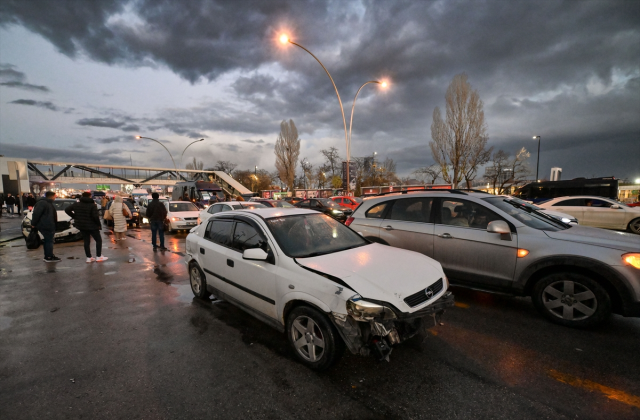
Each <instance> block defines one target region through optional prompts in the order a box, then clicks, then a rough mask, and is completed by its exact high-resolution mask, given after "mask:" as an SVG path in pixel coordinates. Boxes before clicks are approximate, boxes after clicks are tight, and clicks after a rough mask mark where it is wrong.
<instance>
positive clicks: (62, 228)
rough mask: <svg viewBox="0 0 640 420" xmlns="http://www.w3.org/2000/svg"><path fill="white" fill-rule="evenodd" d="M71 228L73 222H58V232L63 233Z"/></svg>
mask: <svg viewBox="0 0 640 420" xmlns="http://www.w3.org/2000/svg"><path fill="white" fill-rule="evenodd" d="M70 227H71V222H56V232H62V231H65V230H67V229H69V228H70Z"/></svg>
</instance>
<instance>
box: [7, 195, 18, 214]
mask: <svg viewBox="0 0 640 420" xmlns="http://www.w3.org/2000/svg"><path fill="white" fill-rule="evenodd" d="M4 201H5V203H7V214H11V216H13V205H14V204H16V199H15V197H14V196H12V195H11V193H7V198H6V199H5V200H4Z"/></svg>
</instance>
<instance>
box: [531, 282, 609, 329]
mask: <svg viewBox="0 0 640 420" xmlns="http://www.w3.org/2000/svg"><path fill="white" fill-rule="evenodd" d="M542 303H543V304H544V306H545V307H546V309H547V310H548V311H549V312H550V313H552V314H553V315H555V316H557V317H558V318H562V319H564V320H567V321H580V320H583V319H587V318H589V317H590V316H591V315H593V314H594V313H595V312H596V309H597V308H598V299H597V298H596V295H595V294H594V293H593V291H591V290H590V289H589V288H588V287H586V286H585V285H583V284H580V283H577V282H574V281H570V280H564V281H557V282H554V283H551V284H549V285H548V286H547V287H545V288H544V290H543V291H542Z"/></svg>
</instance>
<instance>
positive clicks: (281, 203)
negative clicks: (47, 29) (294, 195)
mask: <svg viewBox="0 0 640 420" xmlns="http://www.w3.org/2000/svg"><path fill="white" fill-rule="evenodd" d="M272 203H273V206H274V207H283V208H295V207H296V206H294V205H293V204H291V203H287V202H286V201H284V200H278V201H273V202H272Z"/></svg>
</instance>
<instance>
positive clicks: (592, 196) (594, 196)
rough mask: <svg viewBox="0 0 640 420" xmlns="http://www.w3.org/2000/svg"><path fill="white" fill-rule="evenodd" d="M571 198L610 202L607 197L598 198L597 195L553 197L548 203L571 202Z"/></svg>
mask: <svg viewBox="0 0 640 420" xmlns="http://www.w3.org/2000/svg"><path fill="white" fill-rule="evenodd" d="M572 198H591V199H594V200H612V199H611V198H609V197H599V196H597V195H565V196H564V197H553V198H551V199H550V200H549V201H556V200H571V199H572ZM612 201H615V200H612Z"/></svg>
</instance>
